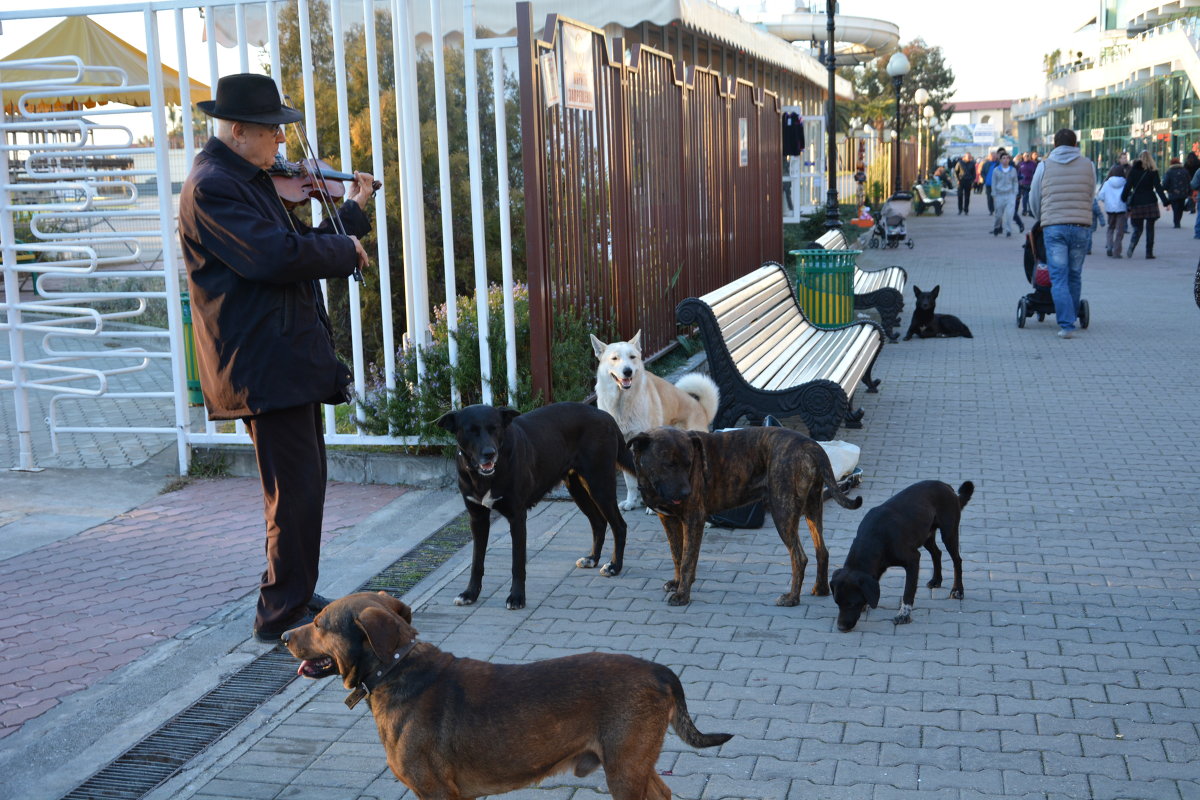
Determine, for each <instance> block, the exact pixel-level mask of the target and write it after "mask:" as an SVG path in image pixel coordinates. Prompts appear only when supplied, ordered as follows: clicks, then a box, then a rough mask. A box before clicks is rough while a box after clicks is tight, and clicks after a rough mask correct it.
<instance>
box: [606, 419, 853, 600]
mask: <svg viewBox="0 0 1200 800" xmlns="http://www.w3.org/2000/svg"><path fill="white" fill-rule="evenodd" d="M629 447H630V449H631V450H632V451H633V460H634V466H635V467H636V469H637V476H638V488H639V489H640V490H641V493H642V498H643V499H644V500H645V501H646V506H647V507H649V508H651V509H653V510H654V511H655V512H656V513H657V514H658V518H659V519H660V520H661V521H662V524H663V528H664V530H666V533H667V542H668V544H669V545H670V547H671V558H672V560H674V562H675V577H674V578H673V579H672V580H669V581H667V583H666V584H665V585H664V586H663V588H664V589H665V590H666V591H668V592H670V595H669V596H668V597H667V602H668V603H669V604H670V605H673V606H682V605H687V603H689V602H690V601H691V590H692V583H693V582H695V580H696V561H697V560H698V559H699V557H700V543H701V540H702V539H703V538H704V521H705V519H706V518H707V517H708V515H709V514H711V513H714V512H717V511H728V510H729V509H731V508H737V507H739V506H744V505H747V504H749V503H754V502H758V501H761V500H766V501H767V502H768V503H769V504H770V508H771V517H772V519H773V520H774V522H775V530H777V531H778V532H779V538H780V539H782V540H783V544H784V546H785V547H787V550H788V554H789V555H790V556H791V560H792V583H791V587H790V588H789V589H788V591H787V592H785V593H784V594H782V595H780V596H779V599H778V600H776V601H775V602H776V604H777V605H781V606H794V605H796V604H797V603H799V602H800V587H801V586H802V585H803V583H804V571H805V568H806V567H807V566H808V556H807V555H805V553H804V545H803V544H801V542H800V537H799V535H798V534H797V531H798V530H799V528H800V519H801V518H804V520H805V521H806V522H807V523H808V531H809V533H810V534H811V535H812V540H813V547H814V548H815V549H816V553H817V580H816V582H815V583H814V584H813V589H812V592H813V594H816V595H827V594H829V551H828V550H827V549H826V548H825V537H824V534H823V533H822V528H821V525H822V521H821V517H822V512H823V510H824V506H823V499H824V498H823V496H824V491H825V489H826V488H828V489H829V492H830V494H831V496H832V497H833V499H834V500H836V501H837V502H838V505H841V506H843V507H844V508H851V509H853V508H858V507H859V506H861V505H862V498H861V497H856V498H855V499H853V500H851V499H850V498H849V497H848V496H847V495H846V493H845V492H844V491H842V489H841V487H840V486H838V483H837V478H836V477H835V476H834V474H833V467H832V466H830V464H829V456H828V455H827V454H826V453H825V450H824V449H823V448H822V447H821V445H819V444H817V442H816V441H814V440H813V439H810V438H808V437H807V436H805V435H804V434H801V433H797V432H796V431H793V430H789V429H788V428H741V429H737V430H730V431H722V432H719V433H700V432H697V431H681V430H677V429H675V428H655V429H654V430H652V431H649V432H647V433H642V434H638V435H637V436H635V437H633V438H632V439H630V440H629Z"/></svg>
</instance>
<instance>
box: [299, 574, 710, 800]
mask: <svg viewBox="0 0 1200 800" xmlns="http://www.w3.org/2000/svg"><path fill="white" fill-rule="evenodd" d="M411 623H412V611H411V610H410V609H409V607H408V606H406V605H405V604H404V603H402V602H400V601H399V600H397V599H395V598H394V597H392V596H390V595H388V594H387V593H385V592H379V593H377V594H372V593H369V592H360V593H358V594H352V595H348V596H347V597H343V598H341V599H340V600H335V601H334V602H332V603H330V604H329V606H327V607H326V608H325V609H324V610H322V611H321V613H320V614H318V615H317V618H316V619H315V620H313V622H312V623H310V624H308V625H304V626H302V627H300V628H295V629H293V630H290V631H288V632H287V633H285V634H284V635H283V641H284V644H286V645H287V648H288V650H289V651H291V653H292V655H294V656H295V657H296V658H299V659H301V660H302V663H301V664H300V668H299V670H298V672H299V674H301V675H303V676H304V677H306V678H324V677H328V676H330V675H335V674H336V675H340V676H342V680H343V682H344V683H345V685H346V688H347V689H351V690H352V691H351V693H350V696H349V697H347V698H346V705H348V706H350V707H353V706H354V705H355V704H356V703H358V701H359V700H361V699H362V698H364V697H365V698H367V705H368V706H370V708H371V713H372V714H373V715H374V717H375V724H376V726H377V727H378V728H379V738H380V740H381V741H382V742H383V747H384V750H386V751H387V763H388V766H389V767H391V769H392V772H393V773H395V775H396V777H397V778H399V779H400V781H401V782H402V783H404V785H405V786H407V787H408V788H409V789H411V790H412V791H413V792H414V793H416V795H417V797H419V798H422V800H428V799H430V798H438V800H460V799H462V800H465V799H466V798H473V797H483V796H485V795H494V794H501V793H503V792H509V791H513V790H514V789H519V788H521V787H522V786H528V785H529V784H531V783H534V782H536V781H538V780H541V779H542V778H544V777H546V776H548V775H554V774H556V773H560V772H566V771H568V770H573V771H574V773H575V775H577V776H579V777H583V776H585V775H589V774H591V773H592V772H594V771H595V770H596V769H597V768H598V767H604V775H605V778H606V779H607V781H608V788H609V791H610V792H611V793H612V796H613V797H614V798H616V800H644V799H645V800H670V797H671V790H670V789H668V788H667V785H666V784H665V783H663V780H662V778H660V777H659V776H658V772H657V771H656V770H655V766H654V765H655V762H656V761H657V760H658V755H659V752H660V751H661V750H662V744H663V736H664V735H665V734H666V731H667V726H668V725H670V726H672V727H673V728H674V729H675V733H676V734H678V735H679V738H681V739H683V741H685V742H687V743H688V744H690V745H691V746H693V747H714V746H716V745H719V744H723V743H724V742H727V741H729V739H730V738H732V735H731V734H728V733H700V732H699V731H698V730H696V726H695V724H694V723H693V722H692V718H691V716H690V715H689V714H688V710H687V703H686V702H685V700H684V695H683V686H682V685H681V684H680V682H679V678H678V676H676V675H675V673H674V672H672V671H671V670H670V669H668V668H667V667H664V666H662V665H661V664H655V663H653V662H651V661H643V660H642V659H640V658H634V657H632V656H626V655H615V654H604V653H585V654H581V655H574V656H566V657H564V658H555V659H550V660H548V661H536V662H534V663H532V664H520V665H518V664H489V663H487V662H484V661H476V660H474V659H470V658H457V657H455V656H453V655H451V654H450V653H445V652H442V651H441V650H439V649H438V648H436V647H434V646H433V645H431V644H428V643H426V642H418V641H417V631H416V630H415V629H414V628H413V627H412V625H411Z"/></svg>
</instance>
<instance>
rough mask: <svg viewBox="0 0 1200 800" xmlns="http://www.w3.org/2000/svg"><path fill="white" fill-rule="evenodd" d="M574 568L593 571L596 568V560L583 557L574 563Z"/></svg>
mask: <svg viewBox="0 0 1200 800" xmlns="http://www.w3.org/2000/svg"><path fill="white" fill-rule="evenodd" d="M575 566H577V567H579V568H580V569H594V568H595V566H596V559H594V558H592V557H591V556H584V557H583V558H581V559H579V560H578V561H576V562H575Z"/></svg>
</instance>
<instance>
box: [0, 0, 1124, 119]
mask: <svg viewBox="0 0 1200 800" xmlns="http://www.w3.org/2000/svg"><path fill="white" fill-rule="evenodd" d="M413 1H414V2H415V1H417V0H413ZM453 2H457V0H443V3H453ZM716 2H718V3H719V4H720V5H723V6H725V7H726V8H729V9H730V10H738V9H739V8H741V9H742V10H743V13H744V14H746V15H747V16H748V17H753V16H755V14H754V12H758V15H759V16H761V15H762V14H763V13H764V12H765V14H766V15H767V16H773V17H778V16H780V15H783V14H788V13H794V12H795V9H796V6H797V5H800V6H803V7H807V6H808V5H809V4H810V3H812V2H815V3H816V5H818V6H819V7H821V8H823V7H824V0H716ZM50 4H51V5H53V6H54V7H55V8H63V7H68V6H79V5H91V6H95V5H96V2H95V0H52V2H51V3H50ZM553 5H554V4H553V0H537V2H536V9H545V10H550V9H552V8H553ZM1099 6H1100V0H1008V1H1007V2H1006V3H1004V4H1002V5H1001V6H996V5H993V4H990V3H984V2H980V1H979V0H840V3H839V11H838V13H840V14H844V15H846V16H859V17H872V18H877V19H885V20H889V21H891V22H895V23H897V24H898V25H899V27H900V41H901V42H908V41H911V40H912V39H914V38H916V37H917V36H920V37H922V38H923V39H924V40H925V42H926V43H927V44H930V45H937V46H940V47H941V48H942V50H943V52H944V54H945V58H946V61H947V63H949V65H950V67H951V69H952V70H953V71H954V75H955V79H956V80H955V89H956V93H955V98H954V99H956V100H958V101H960V102H964V101H973V100H1005V99H1019V98H1022V97H1030V96H1033V95H1037V94H1040V93H1041V92H1042V90H1043V88H1044V85H1045V82H1044V74H1043V72H1042V56H1043V55H1044V54H1045V53H1048V52H1050V51H1052V50H1054V49H1056V48H1059V47H1062V48H1064V49H1066V48H1067V47H1069V46H1070V44H1071V42H1072V32H1073V31H1074V30H1075V29H1076V28H1078V27H1079V26H1081V25H1082V24H1083V23H1084V22H1086V21H1087V20H1088V19H1089V18H1090V17H1091V16H1093V15H1094V14H1095V12H1096V11H1097V10H1098V8H1099ZM997 8H1002V9H1003V12H998V11H996V10H995V9H997ZM194 16H195V12H190V13H189V14H188V15H187V18H188V21H189V28H190V30H189V41H190V43H189V50H190V52H191V54H192V56H191V59H190V61H189V63H190V68H191V70H192V77H193V78H196V79H198V80H201V81H203V82H207V81H208V62H207V53H206V51H205V48H204V46H202V45H198V44H197V43H198V41H199V30H198V28H199V26H200V23H199V22H198V21H193V18H194ZM159 17H160V31H161V33H160V38H161V40H162V48H163V54H164V61H166V62H167V63H168V64H170V65H172V66H176V58H175V42H174V26H173V15H172V14H170V13H169V12H167V13H162V14H160V15H159ZM94 18H95V19H96V20H97V21H98V22H100V24H102V25H104V26H105V27H107V28H109V30H112V31H114V32H117V33H118V34H119V35H121V36H122V37H124V38H126V39H127V40H128V41H129V42H130V43H132V44H134V45H135V46H137V47H144V46H145V36H144V34H143V25H142V18H141V15H140V14H130V15H97V16H96V17H94ZM57 21H58V20H57V19H34V20H5V21H3V23H2V33H0V55H4V54H7V53H9V52H11V51H13V50H15V49H16V48H18V47H20V46H21V45H23V44H25V43H26V42H28V41H29V40H31V39H32V38H34V37H36V36H38V35H40V34H41V33H43V32H44V31H45V30H47V29H48V28H50V27H51V26H52V25H53V24H55V23H56V22H57ZM193 37H194V38H193ZM218 52H219V57H220V69H221V72H222V73H226V72H237V71H238V61H237V55H236V52H235V51H234V50H231V49H227V48H223V47H221V48H218ZM253 58H254V56H252V59H253ZM251 68H252V69H256V65H254V66H252V67H251Z"/></svg>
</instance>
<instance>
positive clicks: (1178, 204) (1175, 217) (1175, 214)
mask: <svg viewBox="0 0 1200 800" xmlns="http://www.w3.org/2000/svg"><path fill="white" fill-rule="evenodd" d="M1185 200H1187V198H1186V197H1180V198H1178V199H1176V200H1172V201H1171V215H1172V220H1171V222H1172V224H1174V226H1175V227H1176V228H1178V227H1179V221H1180V220H1181V219H1183V203H1184V201H1185Z"/></svg>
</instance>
